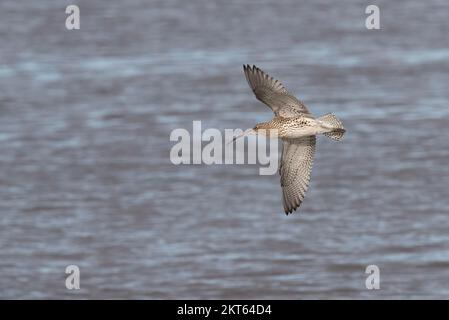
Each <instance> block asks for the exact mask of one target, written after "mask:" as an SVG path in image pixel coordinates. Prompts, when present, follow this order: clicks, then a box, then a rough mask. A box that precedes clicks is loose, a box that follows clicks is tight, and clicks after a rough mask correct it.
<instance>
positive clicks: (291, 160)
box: [233, 65, 345, 215]
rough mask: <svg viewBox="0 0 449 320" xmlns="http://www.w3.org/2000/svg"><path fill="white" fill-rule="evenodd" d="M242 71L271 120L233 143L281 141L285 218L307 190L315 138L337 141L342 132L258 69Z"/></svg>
mask: <svg viewBox="0 0 449 320" xmlns="http://www.w3.org/2000/svg"><path fill="white" fill-rule="evenodd" d="M243 71H244V72H245V76H246V80H247V81H248V84H249V86H250V87H251V89H252V90H253V92H254V94H255V95H256V98H257V99H258V100H259V101H261V102H263V103H264V104H266V105H267V106H268V107H270V109H271V110H273V112H274V118H273V119H272V120H271V121H269V122H262V123H258V124H257V125H256V126H255V127H254V128H252V129H248V130H246V131H245V132H244V133H243V134H242V135H240V136H238V137H235V138H234V140H233V141H235V140H236V139H237V138H240V137H243V136H247V135H257V134H263V135H266V136H269V137H270V138H279V139H281V140H282V155H281V161H280V166H279V174H280V175H281V187H282V201H283V204H284V211H285V214H287V215H288V214H289V213H293V211H296V209H298V208H299V206H300V205H301V203H302V201H303V200H304V196H305V194H306V191H307V189H308V187H309V181H310V172H311V171H312V164H313V156H314V154H315V144H316V135H317V134H324V135H325V136H327V137H329V138H331V139H333V140H337V141H339V140H341V139H342V138H343V135H344V133H345V129H344V127H343V124H342V123H341V121H340V120H339V119H338V118H337V117H336V116H335V115H333V114H332V113H328V114H326V115H324V116H322V117H319V118H315V117H314V116H313V115H312V114H311V113H310V112H309V110H308V109H307V108H306V106H305V105H304V104H303V103H302V102H301V101H299V100H298V99H297V98H295V97H294V96H293V95H291V94H290V93H289V92H288V91H287V90H286V89H285V87H284V86H283V85H282V83H281V82H280V81H278V80H276V79H274V78H273V77H271V76H269V75H268V74H266V73H265V72H263V71H262V70H261V69H259V68H258V67H256V66H254V65H253V66H252V67H251V66H249V65H246V66H245V65H244V66H243Z"/></svg>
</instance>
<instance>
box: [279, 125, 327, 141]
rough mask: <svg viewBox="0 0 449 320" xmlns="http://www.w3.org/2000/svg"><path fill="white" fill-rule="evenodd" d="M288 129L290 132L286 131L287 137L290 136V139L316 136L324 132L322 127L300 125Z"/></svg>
mask: <svg viewBox="0 0 449 320" xmlns="http://www.w3.org/2000/svg"><path fill="white" fill-rule="evenodd" d="M287 131H288V132H286V134H285V138H290V139H296V138H302V137H308V136H314V135H317V134H319V133H322V130H321V128H320V127H300V128H293V129H292V130H287Z"/></svg>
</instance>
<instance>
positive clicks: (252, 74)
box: [243, 65, 310, 118]
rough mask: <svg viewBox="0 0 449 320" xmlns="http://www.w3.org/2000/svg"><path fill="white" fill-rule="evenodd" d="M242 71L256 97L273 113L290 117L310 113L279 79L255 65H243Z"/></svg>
mask: <svg viewBox="0 0 449 320" xmlns="http://www.w3.org/2000/svg"><path fill="white" fill-rule="evenodd" d="M243 71H244V72H245V76H246V80H247V81H248V84H249V86H250V87H251V89H252V90H253V92H254V94H255V95H256V98H257V99H258V100H260V101H262V102H263V103H265V104H266V105H267V106H269V107H270V108H271V110H273V112H274V114H275V115H277V116H281V117H284V118H290V117H296V116H298V115H304V114H310V112H309V110H307V108H306V106H305V105H304V104H303V103H302V102H301V101H299V100H298V99H296V98H295V97H294V96H292V95H291V94H290V93H288V91H287V90H286V89H285V88H284V86H283V85H282V83H281V82H280V81H278V80H276V79H274V78H273V77H271V76H269V75H268V74H266V73H265V72H263V71H262V70H261V69H259V68H258V67H256V66H252V67H250V66H249V65H246V66H245V65H244V66H243Z"/></svg>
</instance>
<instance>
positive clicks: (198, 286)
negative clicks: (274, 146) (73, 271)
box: [0, 0, 449, 299]
mask: <svg viewBox="0 0 449 320" xmlns="http://www.w3.org/2000/svg"><path fill="white" fill-rule="evenodd" d="M69 4H76V5H78V6H79V7H80V10H81V29H80V30H75V31H68V30H66V29H65V19H66V14H65V7H66V6H67V5H69ZM369 4H377V5H378V6H379V7H380V11H381V30H377V31H375V30H367V29H366V28H365V18H366V17H367V15H366V14H365V8H366V6H367V5H369ZM448 9H449V5H448V4H447V2H446V1H443V0H432V1H425V2H422V1H417V0H408V1H401V2H399V1H398V2H391V1H384V0H382V1H372V2H367V1H355V0H353V1H352V0H351V1H339V2H338V3H337V2H333V3H328V2H327V1H322V0H320V1H316V0H315V1H296V0H287V1H282V2H281V1H275V0H265V1H237V0H228V1H220V2H218V1H210V0H199V1H189V2H188V1H181V0H163V1H145V0H127V1H106V0H96V1H87V0H73V1H51V0H40V1H27V2H26V1H12V0H3V1H1V3H0V40H1V46H0V115H1V117H0V146H1V151H0V298H34V299H42V298H51V299H56V298H62V299H71V298H98V299H114V298H126V299H130V298H136V299H159V298H192V299H196V298H203V299H209V298H233V299H243V298H247V299H257V298H272V299H318V298H323V299H341V298H354V299H362V298H363V299H371V298H380V299H386V298H449V216H448V215H449V197H448V186H449V148H448V128H449V76H448V74H449V37H448V34H449V22H448V21H449V20H448V19H449V10H448ZM246 63H249V64H256V65H258V66H260V67H261V68H263V69H264V70H266V71H267V72H268V73H270V74H271V75H273V76H275V77H276V78H279V79H280V80H282V82H283V83H284V84H285V85H286V86H287V88H288V89H289V90H290V91H291V92H293V93H294V94H296V95H297V96H298V97H299V98H300V99H302V100H303V101H304V102H305V103H306V105H308V107H309V108H310V110H311V111H312V112H313V113H314V114H316V115H321V114H324V113H327V112H334V113H336V114H337V115H338V116H339V117H340V118H341V119H342V120H343V122H344V124H345V127H346V128H347V135H346V138H345V140H344V141H343V142H341V143H336V142H334V141H330V140H329V139H327V138H325V137H321V138H320V139H318V145H317V153H316V159H315V164H314V170H313V172H312V180H311V187H310V190H309V192H308V194H307V197H306V200H305V202H304V203H303V205H302V207H301V210H300V212H299V214H298V213H296V214H294V215H291V216H288V217H286V216H285V215H284V214H283V211H282V204H281V193H280V187H279V177H278V176H277V175H273V176H260V175H258V166H254V165H252V166H250V165H245V166H242V165H240V166H237V165H215V166H206V165H196V166H193V165H191V166H174V165H172V164H171V162H170V160H169V152H170V148H171V147H172V146H173V144H174V143H173V142H170V141H169V135H170V132H171V131H172V130H173V129H175V128H186V129H189V130H190V129H191V127H192V121H193V120H202V124H203V128H204V129H205V128H209V127H214V128H219V129H221V130H222V129H224V128H247V127H250V126H253V125H254V124H255V123H256V122H260V121H264V120H266V119H269V118H270V117H271V116H272V114H271V112H270V110H269V109H268V108H267V107H265V106H264V105H263V104H261V103H260V102H258V101H256V100H255V98H254V97H253V94H252V93H251V91H250V89H249V87H248V86H247V84H246V80H245V78H244V76H243V72H242V64H246ZM70 264H76V265H78V266H79V267H80V269H81V289H80V290H77V291H69V290H67V289H66V288H65V278H66V274H65V273H64V271H65V268H66V266H67V265H70ZM370 264H376V265H378V266H379V268H380V271H381V289H380V290H367V289H366V288H365V279H366V276H367V275H366V274H365V273H364V272H365V268H366V266H367V265H370Z"/></svg>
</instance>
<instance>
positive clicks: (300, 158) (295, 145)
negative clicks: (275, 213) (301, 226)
mask: <svg viewBox="0 0 449 320" xmlns="http://www.w3.org/2000/svg"><path fill="white" fill-rule="evenodd" d="M315 143H316V138H315V136H310V137H304V138H300V139H284V140H283V144H282V147H283V150H282V158H281V166H280V168H279V173H280V174H281V187H282V200H283V203H284V210H285V213H286V214H289V213H292V212H293V211H294V210H296V209H297V208H299V206H300V205H301V203H302V201H303V199H304V196H305V194H306V191H307V189H308V187H309V181H310V173H311V171H312V164H313V156H314V154H315Z"/></svg>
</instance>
